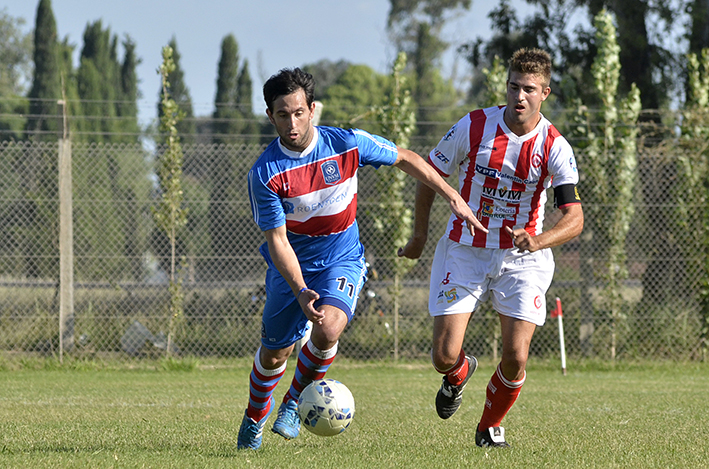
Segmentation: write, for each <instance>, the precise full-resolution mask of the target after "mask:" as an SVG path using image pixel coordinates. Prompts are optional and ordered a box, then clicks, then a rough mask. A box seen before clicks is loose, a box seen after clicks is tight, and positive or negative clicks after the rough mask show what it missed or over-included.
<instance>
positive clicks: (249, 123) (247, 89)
mask: <svg viewBox="0 0 709 469" xmlns="http://www.w3.org/2000/svg"><path fill="white" fill-rule="evenodd" d="M252 94H253V82H252V81H251V74H250V73H249V61H248V60H246V59H244V63H243V66H242V67H241V71H240V72H239V79H238V80H237V83H236V105H237V109H238V110H239V112H240V113H241V118H242V119H243V125H242V131H241V133H242V138H241V140H242V141H243V142H244V143H256V142H258V133H259V132H258V124H257V122H256V117H255V116H254V111H253V106H252V104H251V101H252Z"/></svg>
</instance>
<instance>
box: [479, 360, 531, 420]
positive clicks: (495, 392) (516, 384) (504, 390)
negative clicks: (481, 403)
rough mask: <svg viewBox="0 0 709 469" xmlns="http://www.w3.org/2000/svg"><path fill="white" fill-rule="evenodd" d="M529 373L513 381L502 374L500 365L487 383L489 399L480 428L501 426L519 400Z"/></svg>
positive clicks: (486, 401)
mask: <svg viewBox="0 0 709 469" xmlns="http://www.w3.org/2000/svg"><path fill="white" fill-rule="evenodd" d="M526 378H527V373H526V372H525V373H524V377H523V378H522V379H521V380H519V381H511V380H509V379H507V378H505V377H504V376H503V375H502V370H501V369H500V365H498V366H497V370H495V373H493V375H492V378H490V382H489V383H488V384H487V391H486V394H487V399H486V400H485V409H484V410H483V415H482V417H481V418H480V423H479V424H478V430H485V429H486V428H490V427H499V426H500V424H501V423H502V419H503V418H504V417H505V415H507V412H509V410H510V408H512V405H513V404H514V403H515V401H516V400H517V396H519V393H520V391H521V390H522V385H523V384H524V380H525V379H526Z"/></svg>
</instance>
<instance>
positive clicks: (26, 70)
mask: <svg viewBox="0 0 709 469" xmlns="http://www.w3.org/2000/svg"><path fill="white" fill-rule="evenodd" d="M24 24H25V20H24V19H23V18H13V17H12V16H10V15H9V14H8V13H7V8H5V9H3V10H2V11H0V96H11V95H17V96H20V95H22V94H24V93H25V91H26V87H27V84H28V83H29V80H30V77H31V71H32V67H31V65H30V60H31V58H32V35H31V34H29V33H27V34H25V33H23V32H22V30H21V28H22V26H23V25H24Z"/></svg>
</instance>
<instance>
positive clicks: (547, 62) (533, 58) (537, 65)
mask: <svg viewBox="0 0 709 469" xmlns="http://www.w3.org/2000/svg"><path fill="white" fill-rule="evenodd" d="M512 72H517V73H524V74H530V75H538V76H540V77H542V78H543V79H544V86H545V87H547V86H549V83H550V82H551V56H550V55H549V53H548V52H547V51H544V50H541V49H537V48H536V47H534V48H530V49H526V48H522V49H518V50H517V51H515V53H514V54H512V58H510V68H509V72H508V75H507V76H508V78H509V74H510V73H512Z"/></svg>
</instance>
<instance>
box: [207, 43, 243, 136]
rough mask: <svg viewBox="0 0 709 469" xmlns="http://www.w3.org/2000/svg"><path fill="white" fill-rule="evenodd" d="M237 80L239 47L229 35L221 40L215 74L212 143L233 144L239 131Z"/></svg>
mask: <svg viewBox="0 0 709 469" xmlns="http://www.w3.org/2000/svg"><path fill="white" fill-rule="evenodd" d="M238 78H239V47H238V45H237V44H236V39H235V38H234V36H233V35H231V34H229V35H227V36H225V37H224V39H222V53H221V57H220V59H219V66H218V74H217V94H216V96H215V98H214V114H213V117H214V126H213V128H214V133H215V135H214V137H213V141H214V143H227V142H233V141H234V139H233V136H234V135H236V134H238V133H239V131H240V130H241V129H240V125H239V124H240V122H239V119H240V117H241V116H240V113H239V109H238V108H237V99H238V96H237V91H238V89H237V86H238Z"/></svg>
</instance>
